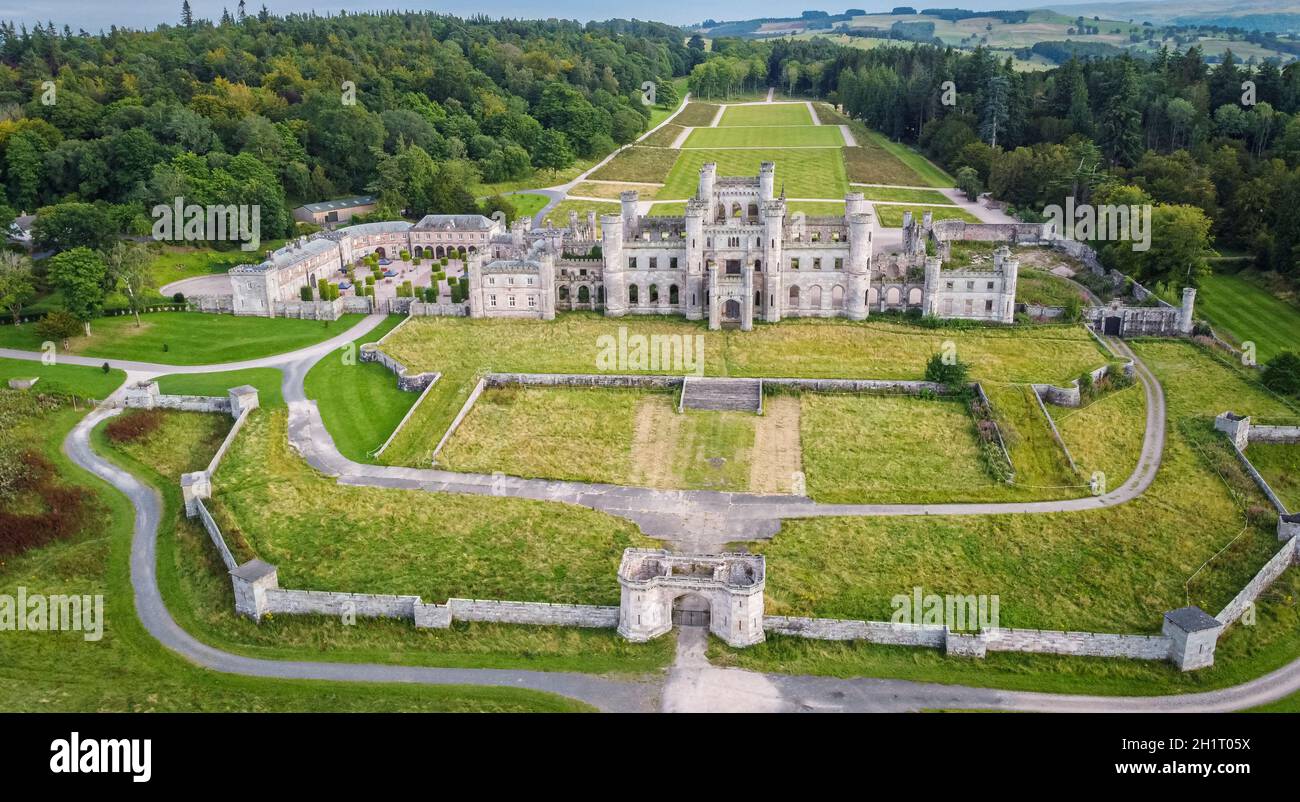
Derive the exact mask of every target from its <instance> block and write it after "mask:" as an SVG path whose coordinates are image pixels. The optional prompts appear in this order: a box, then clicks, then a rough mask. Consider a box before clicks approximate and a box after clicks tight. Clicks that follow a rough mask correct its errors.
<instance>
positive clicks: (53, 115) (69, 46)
mask: <svg viewBox="0 0 1300 802" xmlns="http://www.w3.org/2000/svg"><path fill="white" fill-rule="evenodd" d="M702 57H703V55H702V53H701V52H699V51H692V50H689V49H687V48H686V46H685V42H684V40H683V39H682V37H681V35H680V32H679V31H678V30H677V29H676V28H673V27H671V26H667V25H662V24H658V23H652V22H629V21H621V20H613V21H608V22H602V23H591V24H587V25H583V24H580V23H577V22H568V21H557V20H547V21H514V20H501V21H489V20H487V19H470V20H462V19H457V18H454V17H448V16H441V15H436V14H431V13H375V14H342V15H339V16H332V17H321V16H316V15H314V14H310V15H294V16H288V17H283V18H281V17H275V16H272V15H271V14H269V13H268V12H267V11H266V10H265V8H264V7H263V9H262V10H261V11H260V12H258V13H254V12H252V10H251V9H250V10H248V11H247V12H246V11H245V8H244V3H243V2H240V3H239V5H238V7H237V10H236V11H235V12H234V13H227V14H225V15H224V16H223V18H222V19H221V20H220V21H217V22H210V21H205V20H197V19H193V18H191V17H190V15H189V11H188V4H186V6H185V7H184V11H183V17H182V19H181V24H179V25H175V26H162V27H159V28H158V29H156V30H152V31H132V30H120V29H116V28H114V29H111V30H109V31H107V32H101V33H98V34H89V33H86V32H85V31H78V32H76V33H74V32H73V31H72V30H70V29H69V28H67V27H65V28H63V29H62V30H57V29H55V28H54V26H53V25H52V24H50V25H48V26H45V27H38V28H36V29H34V30H27V29H25V28H15V26H14V25H13V24H12V23H3V24H0V183H2V184H3V187H4V194H3V196H0V217H3V218H4V224H7V222H8V221H9V220H12V219H13V216H14V214H15V213H17V212H21V211H27V212H34V211H36V210H37V209H40V208H44V207H54V208H53V209H51V211H50V213H49V214H42V215H41V216H40V217H41V218H43V219H44V221H45V222H44V224H42V222H41V221H40V220H38V230H37V236H38V245H39V246H41V247H45V248H54V249H58V248H62V247H69V246H73V245H87V246H90V247H103V246H104V245H105V241H104V238H105V237H107V238H111V237H112V236H113V235H114V234H115V233H145V232H147V231H148V226H149V224H150V222H151V221H150V220H149V218H148V216H147V210H148V209H150V208H151V207H152V206H153V205H154V204H156V203H170V202H172V200H173V199H174V198H175V197H177V196H184V197H185V198H186V199H187V201H189V202H194V203H200V204H207V203H223V204H225V203H247V204H260V205H261V207H262V232H263V234H264V236H267V237H274V236H282V235H286V234H288V233H291V230H292V223H291V220H290V217H289V209H290V208H291V207H292V206H293V205H296V204H297V203H301V202H304V201H314V200H321V199H326V198H333V197H338V196H340V195H345V194H349V193H360V192H363V191H368V192H375V193H378V194H380V196H381V197H382V200H383V204H384V211H385V212H386V213H390V214H391V213H395V212H396V211H398V210H405V211H406V212H407V213H408V214H409V215H419V214H423V213H426V212H430V211H439V212H452V213H454V212H469V211H476V210H478V209H479V208H480V205H479V203H478V202H477V201H476V196H477V195H478V194H480V193H479V190H480V189H481V186H482V184H491V183H495V182H506V181H514V180H519V179H524V178H527V177H528V176H529V175H531V174H532V172H533V171H534V170H538V169H546V170H556V169H562V168H564V167H567V166H569V165H570V164H571V163H572V162H574V161H575V160H577V159H585V158H591V157H595V156H598V155H603V154H605V153H607V152H609V151H610V150H612V149H613V148H614V147H615V146H616V145H618V144H622V143H626V142H629V141H631V140H633V139H635V138H636V137H637V136H638V135H639V134H640V133H641V132H642V131H644V130H645V129H646V126H647V122H648V119H649V115H650V109H649V108H648V107H647V106H646V105H645V104H643V103H642V100H641V98H642V94H641V86H642V84H643V83H644V82H646V81H665V80H666V79H669V78H671V77H672V76H675V75H684V74H686V73H687V72H688V71H689V70H690V68H691V67H692V66H693V64H694V62H695V61H697V60H700V59H702ZM60 207H63V208H60ZM53 221H62V222H63V223H64V224H62V225H53V224H52V222H53Z"/></svg>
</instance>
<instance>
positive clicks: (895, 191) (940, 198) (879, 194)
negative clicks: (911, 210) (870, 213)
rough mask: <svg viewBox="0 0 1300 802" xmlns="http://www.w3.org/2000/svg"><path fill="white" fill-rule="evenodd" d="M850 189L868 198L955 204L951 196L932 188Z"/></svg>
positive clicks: (899, 201) (946, 204) (945, 204)
mask: <svg viewBox="0 0 1300 802" xmlns="http://www.w3.org/2000/svg"><path fill="white" fill-rule="evenodd" d="M850 189H851V190H852V191H854V192H861V193H862V196H863V197H864V198H866V199H867V200H875V201H896V202H898V203H924V204H928V205H938V206H952V205H953V202H952V199H951V198H949V197H948V196H947V195H945V194H943V193H942V192H935V191H934V190H932V189H900V188H898V187H850ZM937 213H938V212H937V211H936V214H937Z"/></svg>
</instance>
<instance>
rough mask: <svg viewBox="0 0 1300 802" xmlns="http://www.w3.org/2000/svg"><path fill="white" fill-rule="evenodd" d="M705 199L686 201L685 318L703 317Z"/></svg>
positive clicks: (698, 318) (707, 205)
mask: <svg viewBox="0 0 1300 802" xmlns="http://www.w3.org/2000/svg"><path fill="white" fill-rule="evenodd" d="M708 211H709V204H708V202H707V201H703V200H700V199H699V198H695V199H693V200H689V201H687V202H686V297H685V299H684V300H685V301H686V319H687V320H702V319H703V318H704V289H705V283H704V216H705V215H706V214H708Z"/></svg>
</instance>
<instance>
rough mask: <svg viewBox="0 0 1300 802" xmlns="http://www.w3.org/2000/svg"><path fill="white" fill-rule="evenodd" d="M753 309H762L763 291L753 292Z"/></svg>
mask: <svg viewBox="0 0 1300 802" xmlns="http://www.w3.org/2000/svg"><path fill="white" fill-rule="evenodd" d="M754 308H755V309H762V308H763V291H762V290H754Z"/></svg>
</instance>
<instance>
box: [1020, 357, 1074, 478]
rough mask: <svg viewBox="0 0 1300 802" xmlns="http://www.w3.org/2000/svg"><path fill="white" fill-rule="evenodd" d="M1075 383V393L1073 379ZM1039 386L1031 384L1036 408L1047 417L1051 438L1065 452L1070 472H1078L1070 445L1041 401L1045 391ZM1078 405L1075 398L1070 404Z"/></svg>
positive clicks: (1055, 388)
mask: <svg viewBox="0 0 1300 802" xmlns="http://www.w3.org/2000/svg"><path fill="white" fill-rule="evenodd" d="M1075 385H1076V386H1075V388H1074V389H1075V392H1076V393H1077V392H1078V389H1079V388H1078V386H1077V385H1078V381H1077V380H1076V381H1075ZM1039 386H1040V385H1031V387H1032V388H1033V390H1034V393H1033V395H1034V400H1035V401H1037V402H1038V408H1039V409H1040V410H1042V413H1043V417H1044V418H1047V428H1048V429H1049V430H1051V432H1052V439H1053V440H1055V441H1056V444H1057V445H1058V446H1060V447H1061V451H1063V452H1065V459H1066V461H1067V462H1069V463H1070V471H1071V472H1072V473H1075V474H1077V473H1078V472H1079V466H1078V465H1077V464H1076V463H1075V461H1074V455H1073V454H1071V453H1070V447H1069V446H1067V445H1066V444H1065V438H1063V437H1061V432H1060V430H1059V429H1057V428H1056V421H1055V420H1053V419H1052V413H1050V412H1048V411H1047V405H1046V404H1044V403H1043V396H1044V395H1045V393H1040V392H1038V388H1039ZM1047 389H1048V390H1049V391H1050V390H1057V389H1059V388H1057V387H1048V388H1047ZM1078 405H1079V400H1078V399H1076V400H1075V402H1074V403H1073V404H1071V405H1070V406H1076V407H1077V406H1078Z"/></svg>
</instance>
